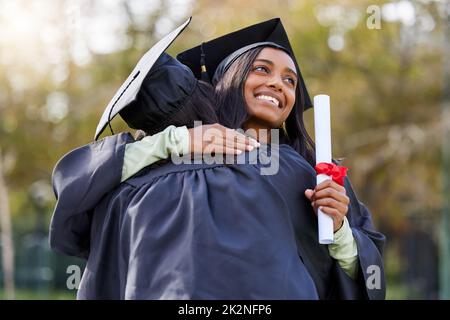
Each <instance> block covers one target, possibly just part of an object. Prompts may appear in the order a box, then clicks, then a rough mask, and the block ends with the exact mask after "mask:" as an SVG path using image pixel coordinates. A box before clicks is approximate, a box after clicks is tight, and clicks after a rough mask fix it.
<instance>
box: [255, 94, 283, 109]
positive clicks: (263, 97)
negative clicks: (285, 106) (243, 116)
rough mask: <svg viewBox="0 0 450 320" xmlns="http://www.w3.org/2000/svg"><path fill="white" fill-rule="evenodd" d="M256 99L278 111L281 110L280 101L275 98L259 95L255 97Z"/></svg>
mask: <svg viewBox="0 0 450 320" xmlns="http://www.w3.org/2000/svg"><path fill="white" fill-rule="evenodd" d="M256 99H258V100H263V101H268V102H270V103H271V104H272V105H274V106H275V107H278V108H280V109H281V108H282V105H281V103H280V101H279V100H278V99H277V98H275V97H271V96H267V95H264V94H261V95H257V96H256Z"/></svg>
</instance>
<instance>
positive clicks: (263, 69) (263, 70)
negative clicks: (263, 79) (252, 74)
mask: <svg viewBox="0 0 450 320" xmlns="http://www.w3.org/2000/svg"><path fill="white" fill-rule="evenodd" d="M253 70H254V71H262V72H266V73H269V69H267V68H266V67H264V66H257V67H254V68H253Z"/></svg>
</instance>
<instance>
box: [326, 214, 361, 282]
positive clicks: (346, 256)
mask: <svg viewBox="0 0 450 320" xmlns="http://www.w3.org/2000/svg"><path fill="white" fill-rule="evenodd" d="M334 237H335V241H334V243H333V244H330V245H328V251H329V253H330V256H331V257H333V258H334V259H336V260H337V261H338V263H339V265H340V266H341V268H342V269H343V270H344V271H345V273H346V274H347V275H348V276H349V277H351V278H352V279H356V275H357V270H358V248H357V245H356V241H355V239H354V237H353V233H352V230H351V229H350V225H349V223H348V221H347V218H345V219H344V224H343V225H342V227H341V228H340V229H339V230H338V231H336V233H335V234H334Z"/></svg>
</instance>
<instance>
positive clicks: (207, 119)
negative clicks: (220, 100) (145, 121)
mask: <svg viewBox="0 0 450 320" xmlns="http://www.w3.org/2000/svg"><path fill="white" fill-rule="evenodd" d="M216 105H217V103H216V101H215V94H214V89H213V87H212V86H211V85H210V84H209V83H206V82H203V81H198V83H197V86H196V88H195V89H194V91H193V93H192V95H191V96H190V97H188V98H187V99H186V101H185V103H184V105H183V107H182V108H181V109H180V110H178V111H177V112H176V113H175V114H174V115H173V116H172V117H170V118H168V119H166V120H165V121H163V122H162V123H160V124H159V125H158V126H156V127H153V128H148V129H146V130H145V131H143V130H138V131H137V132H136V133H135V139H137V140H139V139H142V138H143V137H144V136H146V135H153V134H155V133H157V132H159V131H161V130H163V129H164V128H165V127H167V126H170V125H173V126H176V127H182V126H186V127H187V128H193V127H194V121H201V122H202V124H213V123H217V122H219V119H218V117H217V110H216V109H217V107H216Z"/></svg>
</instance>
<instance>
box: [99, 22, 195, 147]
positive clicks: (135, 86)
mask: <svg viewBox="0 0 450 320" xmlns="http://www.w3.org/2000/svg"><path fill="white" fill-rule="evenodd" d="M190 22H191V18H189V19H188V20H186V22H184V23H183V24H182V25H181V26H179V27H178V28H176V29H175V30H173V31H172V32H170V33H169V34H168V35H166V36H165V37H164V38H162V39H161V40H159V41H158V42H157V43H156V44H155V45H154V46H153V47H152V48H151V49H150V50H148V51H147V52H146V53H145V54H144V55H143V56H142V58H141V59H140V60H139V62H138V63H137V65H136V67H135V68H134V69H133V71H132V72H131V74H130V75H129V76H128V78H127V79H126V80H125V82H124V83H123V84H122V86H121V87H120V88H119V90H118V91H117V92H116V94H115V95H114V97H113V98H112V100H111V101H110V102H109V104H108V106H107V107H106V109H105V111H104V112H103V115H102V117H101V118H100V122H99V123H98V126H97V130H96V131H95V137H94V139H95V140H97V139H98V137H99V136H100V134H101V133H102V132H103V130H104V129H105V128H106V126H107V125H109V126H110V127H111V124H110V121H111V120H112V119H113V118H114V117H115V116H116V115H117V114H118V113H119V112H120V115H121V117H122V118H123V119H124V120H125V122H126V123H127V124H128V125H129V126H130V127H131V128H135V129H143V130H145V128H146V127H147V128H148V127H151V126H156V125H161V124H162V120H165V119H167V117H168V116H169V115H170V114H172V113H174V112H175V111H177V110H179V108H180V107H181V106H182V105H183V102H184V100H185V98H186V97H187V96H190V95H191V93H192V92H193V90H194V88H195V86H196V83H197V80H196V79H195V78H194V76H193V75H192V72H191V70H190V69H189V68H187V67H186V66H184V65H183V64H181V63H179V62H178V61H177V60H175V59H174V58H172V57H170V56H169V55H168V54H165V53H164V51H165V50H166V49H167V48H168V47H169V46H170V45H171V44H172V42H173V41H174V40H175V39H176V38H177V37H178V35H179V34H180V33H181V32H182V31H183V30H184V29H185V28H186V27H187V25H188V24H189V23H190ZM150 71H151V72H150ZM111 131H112V129H111Z"/></svg>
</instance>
